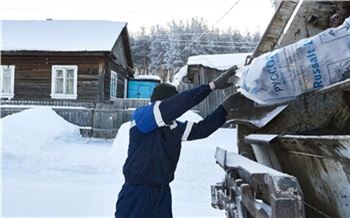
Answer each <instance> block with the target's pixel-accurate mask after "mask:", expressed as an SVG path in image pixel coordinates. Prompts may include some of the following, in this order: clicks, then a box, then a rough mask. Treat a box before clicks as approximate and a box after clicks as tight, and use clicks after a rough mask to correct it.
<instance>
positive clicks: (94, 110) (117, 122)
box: [1, 99, 149, 138]
mask: <svg viewBox="0 0 350 218" xmlns="http://www.w3.org/2000/svg"><path fill="white" fill-rule="evenodd" d="M148 102H149V100H132V99H120V100H117V101H116V102H114V104H93V103H86V102H62V101H16V100H2V101H1V118H3V117H6V116H8V115H11V114H14V113H18V112H21V111H23V110H26V109H29V108H33V107H36V106H48V107H50V108H52V109H53V110H54V111H55V112H56V113H57V114H58V115H60V116H61V117H63V118H64V119H65V120H67V121H68V122H70V123H72V124H75V125H77V126H79V128H80V132H81V134H82V135H83V136H85V137H95V138H115V136H116V135H117V132H118V129H119V128H120V126H121V125H122V124H123V123H125V122H128V121H129V120H130V118H131V115H132V113H133V112H134V109H135V108H137V107H139V106H142V105H146V104H148Z"/></svg>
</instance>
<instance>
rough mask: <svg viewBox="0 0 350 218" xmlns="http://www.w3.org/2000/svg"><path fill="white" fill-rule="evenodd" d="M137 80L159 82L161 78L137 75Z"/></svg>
mask: <svg viewBox="0 0 350 218" xmlns="http://www.w3.org/2000/svg"><path fill="white" fill-rule="evenodd" d="M135 79H137V80H156V81H161V78H160V77H159V76H157V75H137V76H135Z"/></svg>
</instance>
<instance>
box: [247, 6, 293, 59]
mask: <svg viewBox="0 0 350 218" xmlns="http://www.w3.org/2000/svg"><path fill="white" fill-rule="evenodd" d="M297 4H298V1H282V2H281V3H280V4H279V6H278V8H277V10H276V12H275V14H274V16H273V17H272V19H271V22H270V23H269V25H268V26H267V28H266V30H265V32H264V34H263V36H262V37H261V40H260V42H259V44H258V46H257V47H256V49H255V50H254V52H253V54H252V58H251V60H252V59H253V58H255V57H258V56H260V55H261V54H264V53H266V52H270V51H272V50H274V48H275V47H276V44H277V42H278V40H279V39H280V36H281V35H282V33H283V30H284V28H285V27H286V25H287V23H288V21H289V19H290V18H291V16H292V14H293V12H294V10H295V8H296V6H297ZM248 64H250V63H248Z"/></svg>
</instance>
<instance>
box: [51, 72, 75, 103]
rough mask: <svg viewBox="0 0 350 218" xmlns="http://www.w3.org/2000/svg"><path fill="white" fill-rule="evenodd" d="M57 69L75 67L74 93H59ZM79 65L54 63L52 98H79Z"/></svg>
mask: <svg viewBox="0 0 350 218" xmlns="http://www.w3.org/2000/svg"><path fill="white" fill-rule="evenodd" d="M56 69H73V70H74V87H73V94H57V93H55V90H56V81H55V78H56V75H55V73H56ZM77 87H78V66H77V65H52V68H51V95H50V96H51V98H56V99H77V98H78V92H77Z"/></svg>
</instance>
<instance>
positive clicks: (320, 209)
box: [211, 1, 350, 218]
mask: <svg viewBox="0 0 350 218" xmlns="http://www.w3.org/2000/svg"><path fill="white" fill-rule="evenodd" d="M349 11H350V4H349V1H339V2H338V1H282V2H280V3H279V6H278V7H277V9H276V12H275V14H274V16H273V18H272V20H271V22H270V24H269V26H268V27H267V29H266V31H265V33H264V34H263V36H262V38H261V41H260V43H259V45H258V46H257V48H256V49H255V51H254V52H253V54H252V56H251V57H248V58H247V62H246V69H254V70H252V71H254V73H257V72H256V71H258V70H257V69H258V67H259V65H263V66H260V67H261V68H262V69H263V70H262V71H261V73H260V74H261V75H258V76H256V78H255V79H254V80H253V79H252V78H251V76H254V75H250V77H249V76H247V75H244V73H243V74H242V77H241V78H240V81H242V78H243V80H245V79H246V81H255V85H258V88H257V89H254V88H249V87H248V88H245V87H242V86H244V85H245V84H244V83H242V82H239V83H238V84H240V85H238V86H239V87H238V88H239V89H238V91H239V90H242V92H238V93H235V94H234V95H236V102H237V106H235V107H233V108H234V110H233V111H230V112H229V114H228V121H227V124H230V125H234V126H235V128H237V145H234V146H237V147H238V153H235V152H231V151H229V150H224V149H222V148H220V147H218V148H217V150H216V153H215V159H216V164H218V165H219V166H220V167H221V168H222V170H223V171H222V172H223V175H224V176H223V180H222V181H218V182H217V183H216V184H213V185H212V186H211V204H212V207H214V208H216V209H220V210H223V213H225V216H226V217H228V218H247V217H249V218H250V217H274V218H275V217H276V218H287V217H288V218H289V217H290V218H294V217H295V218H296V217H298V218H302V217H308V218H309V217H312V218H314V217H320V218H323V217H325V218H326V217H332V218H337V217H340V218H346V217H350V54H349V53H350V38H349V35H350V18H349ZM340 29H341V30H340ZM340 31H345V32H342V35H341V36H340V41H339V42H338V43H336V44H337V46H340V47H341V49H340V50H338V49H334V48H333V47H332V46H331V47H328V48H327V47H326V50H323V51H322V52H321V53H322V54H317V55H318V61H317V71H318V70H319V71H321V72H323V73H324V71H326V74H327V75H325V77H326V76H328V77H329V78H330V77H332V76H333V75H334V74H337V73H340V74H341V75H342V76H343V77H341V79H339V80H333V81H332V80H331V79H329V80H328V81H330V82H329V83H327V82H326V80H327V79H325V77H322V79H323V80H322V81H323V82H324V84H322V87H314V86H312V84H314V82H315V81H316V79H319V77H317V78H316V77H315V72H313V71H314V70H316V69H315V67H314V68H312V64H316V62H312V60H311V62H310V58H309V59H307V58H305V57H304V59H306V61H309V63H308V64H307V65H308V66H309V68H302V67H300V66H301V65H302V63H301V62H297V63H296V64H295V63H294V62H292V61H290V59H293V58H294V59H295V58H300V52H302V51H306V52H307V51H309V50H307V49H306V50H305V49H304V50H303V49H301V48H300V46H295V45H296V44H297V43H298V42H299V44H300V40H305V41H302V42H307V40H310V39H313V38H312V37H317V38H318V39H320V38H321V44H320V45H318V46H325V44H327V43H326V41H327V40H326V41H325V40H323V39H322V37H323V36H325V35H322V34H326V35H327V34H328V35H329V34H330V37H332V34H333V35H337V34H338V33H340ZM343 33H344V34H343ZM324 39H325V38H324ZM328 39H330V38H328ZM322 40H323V41H322ZM308 42H310V41H308ZM327 42H328V41H327ZM288 46H292V47H288ZM293 46H294V47H293ZM287 47H288V48H287ZM322 48H323V49H324V47H322ZM293 49H294V50H293ZM317 49H318V47H317ZM344 49H345V50H344ZM283 51H284V52H283ZM286 51H288V52H286ZM278 52H281V53H283V54H284V55H286V54H290V52H292V53H293V52H294V53H293V54H292V55H286V57H285V59H286V62H287V64H285V65H286V66H284V67H285V68H286V67H287V68H288V70H282V68H283V66H282V68H281V70H278V72H279V73H280V75H281V73H282V71H283V73H284V76H285V80H286V82H285V83H288V82H290V81H291V80H293V86H292V87H293V88H294V89H296V88H295V86H299V85H300V84H302V85H303V83H307V82H308V80H307V79H305V78H306V77H307V76H306V74H305V72H306V71H308V70H309V71H310V72H311V73H313V74H314V75H313V76H314V78H313V79H314V80H313V82H312V83H311V86H307V85H305V86H307V87H311V88H310V89H302V88H300V89H299V91H300V90H301V91H302V92H296V93H294V94H295V96H291V95H288V96H287V97H288V98H285V99H284V98H283V95H279V94H280V93H281V92H279V93H277V94H276V93H273V91H275V92H276V88H275V89H273V88H274V83H273V82H274V81H272V79H271V77H272V76H275V75H272V73H271V72H272V71H271V69H270V71H269V69H268V68H269V66H268V65H269V64H266V63H268V61H269V58H270V57H272V56H273V57H277V56H276V53H278ZM274 55H275V56H274ZM322 55H324V56H322ZM329 55H330V56H329ZM320 56H322V57H324V58H325V60H321V58H320ZM261 57H263V61H255V60H257V59H259V58H261ZM279 57H281V56H279ZM330 57H335V58H337V60H339V61H337V62H336V63H337V64H333V62H332V61H330ZM302 58H303V57H302ZM264 61H265V62H264ZM288 61H289V62H288ZM261 63H265V65H264V64H261ZM254 64H255V65H258V66H257V67H256V66H255V67H253V66H252V65H254ZM281 65H283V64H281ZM315 66H316V65H315ZM243 68H244V67H243ZM297 68H299V69H301V68H302V69H304V70H305V72H304V70H299V71H298V72H296V71H297V70H295V69H297ZM276 69H277V68H276ZM264 70H265V71H264ZM276 71H277V70H276ZM294 71H295V72H296V73H295V72H294ZM264 72H265V73H264ZM291 72H294V73H295V75H294V74H293V76H291V77H288V75H287V74H290V73H291ZM249 73H251V72H249ZM269 73H271V74H270V75H269ZM271 75H272V76H271ZM296 75H303V76H301V77H300V76H296ZM259 76H260V77H259ZM269 76H270V81H269V82H271V83H270V85H268V84H266V83H264V82H261V81H264V80H263V79H262V78H264V77H269ZM328 77H327V78H328ZM273 78H276V77H273ZM256 81H258V82H256ZM282 83H283V82H281V84H282ZM296 84H297V85H296ZM302 85H300V86H302ZM261 87H266V88H265V89H263V88H261ZM271 87H272V88H271ZM269 88H271V90H272V91H271V90H270V91H268V90H269ZM284 89H285V88H284ZM262 91H266V93H267V94H271V93H272V94H271V98H261V99H260V100H259V97H260V96H259V93H261V92H262ZM277 91H279V90H277ZM257 93H258V94H257ZM287 94H288V93H284V95H287ZM289 94H290V93H289ZM274 96H278V97H279V98H274ZM280 97H281V98H280ZM266 99H268V100H266ZM270 99H273V100H276V99H278V100H276V101H269V100H270Z"/></svg>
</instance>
